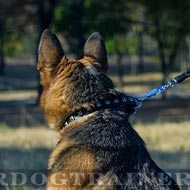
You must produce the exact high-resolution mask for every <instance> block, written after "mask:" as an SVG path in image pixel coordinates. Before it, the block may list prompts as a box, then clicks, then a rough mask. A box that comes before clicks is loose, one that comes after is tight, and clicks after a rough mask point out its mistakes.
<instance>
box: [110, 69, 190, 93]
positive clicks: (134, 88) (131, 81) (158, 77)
mask: <svg viewBox="0 0 190 190" xmlns="http://www.w3.org/2000/svg"><path fill="white" fill-rule="evenodd" d="M179 74H181V73H179V72H178V73H176V72H174V73H171V74H170V76H169V79H170V78H173V77H176V76H177V75H179ZM162 77H163V76H162V74H161V73H158V72H155V73H145V74H138V75H136V76H135V75H125V76H124V77H123V82H124V86H123V89H122V90H123V91H125V92H130V93H136V92H146V91H148V90H149V89H151V88H153V87H155V86H157V85H160V84H161V81H162ZM111 78H112V80H113V81H114V83H115V84H116V86H117V85H118V83H119V78H118V77H116V76H111ZM189 85H190V80H186V81H185V82H183V83H182V84H181V85H180V88H182V89H183V90H184V89H188V88H189Z"/></svg>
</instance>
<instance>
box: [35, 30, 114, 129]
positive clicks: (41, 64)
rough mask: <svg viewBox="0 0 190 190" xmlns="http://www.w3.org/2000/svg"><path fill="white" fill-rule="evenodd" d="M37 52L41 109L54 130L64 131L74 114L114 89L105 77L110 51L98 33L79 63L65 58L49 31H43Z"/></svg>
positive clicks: (88, 42) (87, 42)
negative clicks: (41, 89) (69, 117)
mask: <svg viewBox="0 0 190 190" xmlns="http://www.w3.org/2000/svg"><path fill="white" fill-rule="evenodd" d="M38 51H39V57H38V65H37V69H38V71H39V72H40V78H41V85H42V87H43V91H42V94H41V98H40V106H41V107H42V109H43V110H44V112H45V115H46V117H47V120H48V123H49V125H50V126H51V127H53V128H55V129H58V130H59V129H61V128H62V127H63V125H64V122H65V119H66V118H67V117H68V116H69V115H70V114H71V113H73V112H74V111H76V110H77V109H79V108H81V107H88V106H90V104H91V103H92V102H93V100H94V99H95V98H97V97H101V95H102V96H103V94H106V93H107V92H108V91H110V89H113V84H112V82H111V80H110V79H109V78H108V77H107V76H106V73H107V70H108V62H107V51H106V47H105V43H104V41H103V39H102V37H101V36H100V34H99V33H97V32H96V33H93V34H92V35H91V36H90V37H89V38H88V40H87V41H86V43H85V46H84V56H83V58H82V59H79V60H77V59H69V58H67V57H66V55H65V53H64V50H63V48H62V47H61V44H60V42H59V40H58V39H57V37H56V36H55V35H54V34H53V33H52V32H51V31H50V30H45V31H44V32H43V34H42V37H41V41H40V45H39V50H38Z"/></svg>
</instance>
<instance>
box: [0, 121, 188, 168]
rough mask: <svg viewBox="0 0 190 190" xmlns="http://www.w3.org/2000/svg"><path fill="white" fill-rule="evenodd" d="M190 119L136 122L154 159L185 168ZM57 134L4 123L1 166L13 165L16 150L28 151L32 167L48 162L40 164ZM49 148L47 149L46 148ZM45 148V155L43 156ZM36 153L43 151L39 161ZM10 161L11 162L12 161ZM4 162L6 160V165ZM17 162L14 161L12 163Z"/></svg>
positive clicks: (165, 164)
mask: <svg viewBox="0 0 190 190" xmlns="http://www.w3.org/2000/svg"><path fill="white" fill-rule="evenodd" d="M189 126H190V122H189V121H186V122H180V123H169V122H166V123H156V124H146V125H144V124H140V123H139V124H136V126H135V129H136V130H137V131H138V133H139V134H140V136H141V137H142V138H143V139H144V141H145V143H146V144H147V147H148V149H149V151H150V152H151V154H152V156H153V158H154V160H156V162H158V163H159V165H160V166H161V167H162V168H164V169H186V168H190V163H189V159H190V152H189V150H190V138H189V136H190V128H189ZM57 139H58V135H57V134H56V133H55V132H54V131H52V130H50V129H47V128H46V127H43V126H39V127H36V128H27V127H20V128H16V129H11V128H8V127H6V126H1V133H0V151H1V153H2V151H5V152H6V151H7V160H6V161H1V163H0V166H1V167H3V168H6V167H5V165H6V166H11V165H12V164H11V162H12V161H13V162H14V163H15V160H14V159H12V158H10V157H9V156H8V155H9V154H10V155H13V154H14V153H15V154H17V152H18V154H21V155H20V156H16V157H15V159H21V160H22V159H24V157H25V156H24V157H22V156H23V155H25V154H26V155H27V154H29V155H28V157H29V160H30V162H32V163H31V164H30V167H31V168H32V167H35V168H36V165H38V166H39V167H41V166H45V165H44V164H42V165H40V164H41V163H42V162H47V159H48V157H47V156H48V155H49V153H50V151H51V149H53V147H54V146H55V144H56V142H57ZM46 150H47V151H46ZM40 151H41V152H40ZM43 151H45V158H44V157H43ZM39 153H40V154H39ZM35 154H38V156H39V155H41V159H42V160H40V157H39V159H38V160H37V161H36V159H35V156H36V155H35ZM9 161H10V163H9ZM3 163H6V164H5V165H4V166H3ZM24 163H25V162H23V163H22V162H20V164H19V165H17V166H18V167H21V168H25V167H28V166H25V165H23V164H24ZM13 165H14V164H13Z"/></svg>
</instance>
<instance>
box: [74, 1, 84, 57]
mask: <svg viewBox="0 0 190 190" xmlns="http://www.w3.org/2000/svg"><path fill="white" fill-rule="evenodd" d="M72 9H73V10H74V12H75V14H76V15H77V18H76V23H75V26H74V27H75V29H76V38H77V44H76V52H75V53H76V55H77V57H78V58H81V57H82V55H83V54H82V53H81V52H82V49H83V47H84V43H85V37H84V27H83V22H82V21H83V13H84V1H83V0H78V1H77V2H75V3H74V4H73V7H72Z"/></svg>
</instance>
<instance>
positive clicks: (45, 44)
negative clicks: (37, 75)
mask: <svg viewBox="0 0 190 190" xmlns="http://www.w3.org/2000/svg"><path fill="white" fill-rule="evenodd" d="M63 56H64V51H63V48H62V46H61V44H60V42H59V40H58V38H57V37H56V35H55V34H53V33H52V32H51V31H50V30H49V29H46V30H44V32H43V33H42V36H41V39H40V44H39V48H38V62H43V64H44V66H46V67H53V66H55V65H57V64H58V63H59V62H60V60H61V59H62V57H63Z"/></svg>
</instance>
